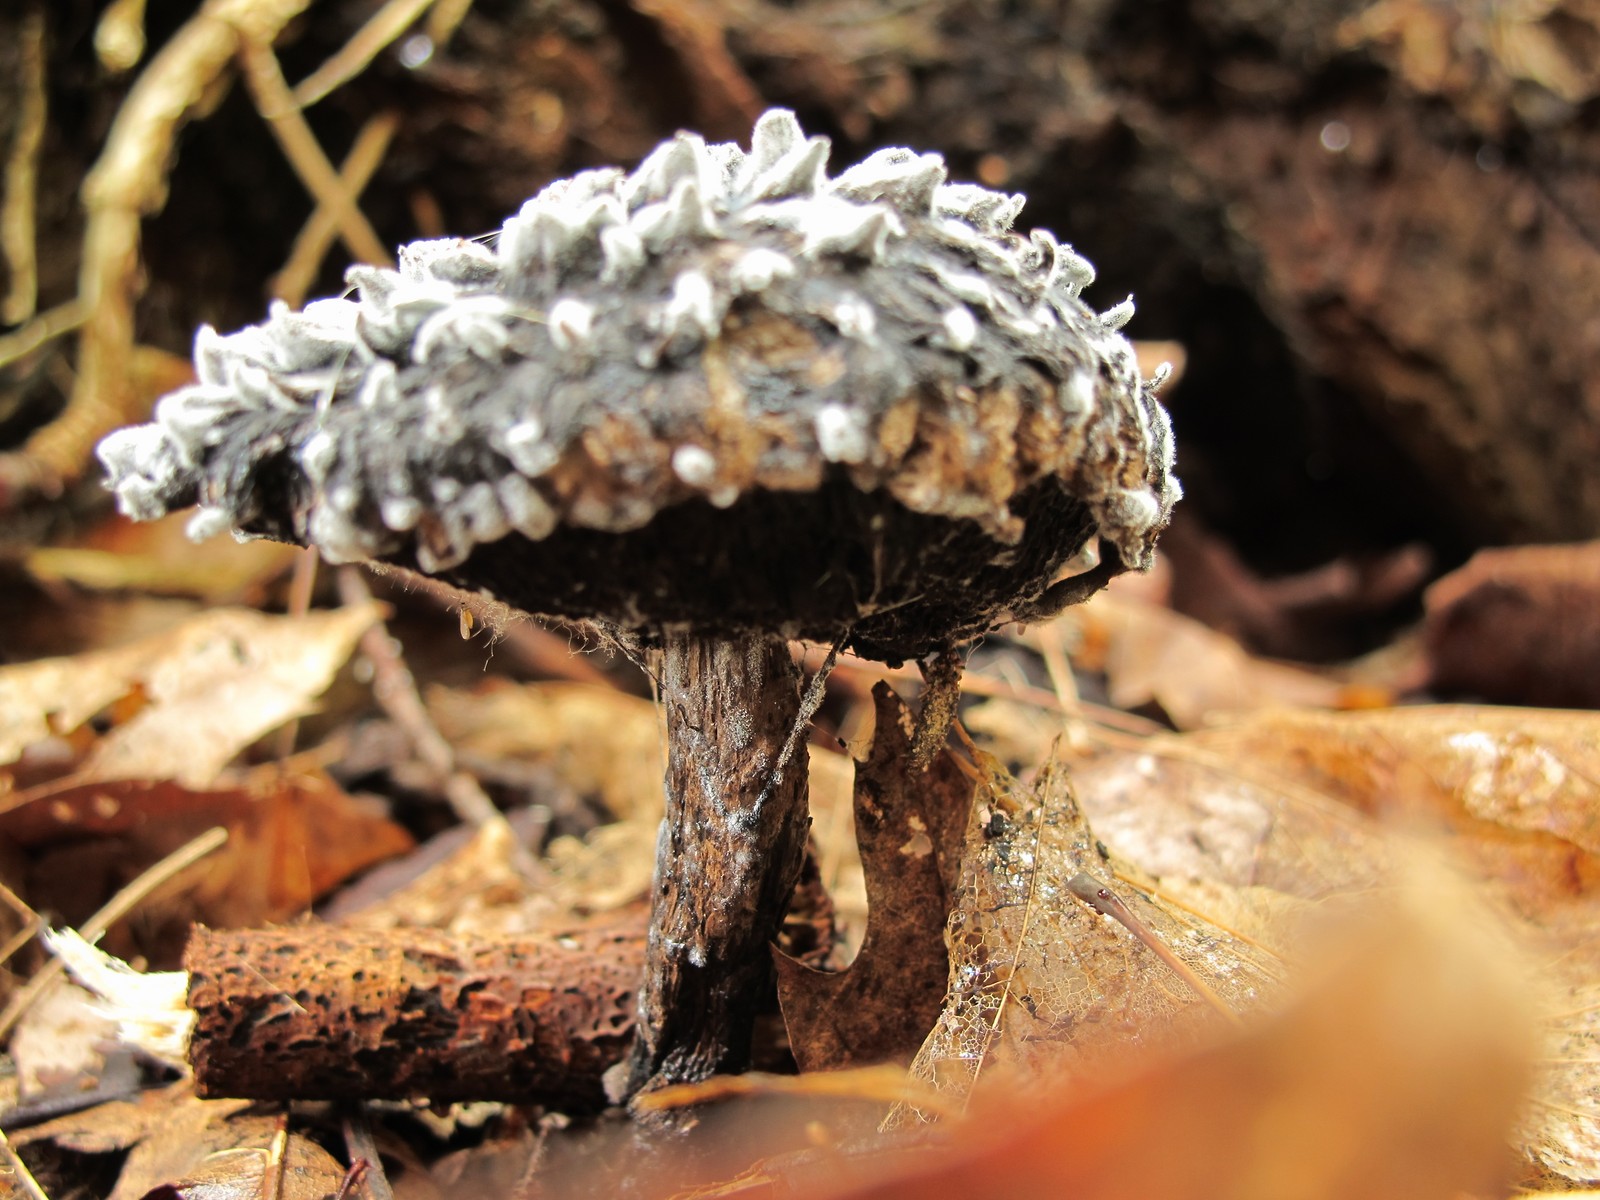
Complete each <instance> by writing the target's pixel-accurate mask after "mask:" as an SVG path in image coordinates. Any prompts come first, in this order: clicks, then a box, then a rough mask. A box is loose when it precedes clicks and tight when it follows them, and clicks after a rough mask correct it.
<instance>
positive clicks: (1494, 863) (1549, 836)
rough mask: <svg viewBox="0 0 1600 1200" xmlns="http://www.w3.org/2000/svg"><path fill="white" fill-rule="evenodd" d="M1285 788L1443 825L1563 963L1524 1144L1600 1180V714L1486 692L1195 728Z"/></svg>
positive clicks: (1201, 743) (1546, 974)
mask: <svg viewBox="0 0 1600 1200" xmlns="http://www.w3.org/2000/svg"><path fill="white" fill-rule="evenodd" d="M1187 741H1188V743H1189V744H1190V746H1192V747H1194V748H1196V749H1199V750H1201V751H1202V752H1204V753H1206V754H1208V755H1214V756H1216V757H1219V758H1223V759H1231V760H1233V761H1237V762H1242V763H1248V764H1250V767H1249V769H1250V770H1251V771H1252V772H1258V773H1262V775H1263V776H1270V777H1272V778H1276V779H1277V780H1279V781H1280V786H1282V787H1284V788H1287V789H1299V790H1302V791H1303V790H1305V789H1314V790H1316V791H1318V792H1321V793H1322V794H1324V795H1327V796H1331V797H1334V798H1336V799H1338V800H1340V801H1343V802H1344V803H1347V804H1350V805H1352V806H1354V807H1356V808H1358V809H1362V810H1364V811H1367V812H1371V813H1374V814H1376V815H1378V816H1380V817H1383V818H1385V819H1386V820H1387V821H1388V822H1389V823H1391V824H1397V825H1402V826H1409V827H1412V828H1421V829H1424V830H1428V831H1431V832H1433V833H1435V834H1439V835H1443V836H1444V837H1445V838H1446V839H1447V840H1448V843H1449V845H1450V847H1451V849H1452V850H1454V851H1455V852H1456V857H1458V858H1459V859H1461V860H1462V861H1464V862H1465V863H1467V864H1469V865H1470V867H1471V869H1472V870H1473V871H1474V873H1475V874H1476V875H1477V876H1478V878H1479V879H1480V880H1481V882H1482V883H1483V884H1485V885H1487V888H1488V890H1489V891H1490V893H1491V894H1495V895H1498V896H1500V897H1503V898H1504V899H1505V900H1506V901H1507V902H1508V903H1509V905H1510V906H1511V908H1512V909H1513V910H1514V911H1515V912H1516V913H1517V915H1518V916H1519V917H1520V918H1521V919H1522V922H1523V924H1522V926H1521V935H1522V937H1523V938H1524V940H1525V943H1526V944H1527V945H1528V946H1529V947H1531V948H1534V949H1536V950H1538V951H1540V952H1542V953H1543V954H1545V955H1546V956H1547V958H1548V959H1549V961H1550V966H1549V967H1548V968H1547V969H1546V970H1543V971H1540V972H1538V973H1536V974H1535V975H1533V976H1530V978H1529V979H1528V981H1527V986H1529V987H1530V989H1534V990H1536V991H1538V992H1539V993H1540V994H1544V993H1545V992H1552V993H1554V995H1553V996H1552V998H1551V1000H1550V1002H1549V1010H1550V1015H1549V1018H1548V1021H1547V1031H1548V1039H1549V1044H1548V1046H1547V1047H1546V1058H1547V1062H1546V1063H1545V1064H1544V1069H1543V1071H1542V1074H1541V1077H1540V1080H1539V1083H1538V1086H1537V1088H1536V1090H1535V1093H1534V1101H1533V1105H1534V1107H1533V1110H1532V1111H1531V1112H1530V1115H1529V1118H1528V1121H1527V1124H1526V1126H1525V1128H1524V1129H1523V1130H1522V1133H1521V1143H1522V1144H1523V1145H1524V1146H1525V1147H1526V1148H1527V1149H1528V1150H1529V1152H1530V1153H1532V1154H1533V1155H1534V1156H1535V1158H1536V1159H1537V1160H1538V1161H1539V1162H1540V1163H1542V1164H1543V1165H1544V1166H1545V1167H1547V1168H1549V1169H1550V1170H1553V1171H1555V1172H1557V1173H1559V1174H1561V1175H1563V1176H1565V1177H1567V1178H1569V1179H1574V1180H1582V1181H1589V1180H1594V1179H1597V1178H1600V986H1597V985H1595V983H1594V979H1595V978H1596V972H1597V971H1600V944H1597V943H1596V942H1595V939H1594V929H1595V927H1596V923H1597V921H1600V714H1595V713H1588V712H1562V711H1553V710H1530V709H1497V708H1487V707H1473V706H1446V707H1436V708H1411V709H1396V710H1393V711H1388V712H1374V713H1348V714H1329V713H1275V714H1263V715H1260V716H1258V717H1256V718H1254V719H1251V720H1248V721H1245V722H1242V723H1241V724H1239V725H1237V726H1233V727H1229V728H1224V729H1215V730H1208V731H1206V732H1204V733H1199V734H1192V735H1189V737H1188V738H1187Z"/></svg>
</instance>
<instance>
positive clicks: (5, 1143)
mask: <svg viewBox="0 0 1600 1200" xmlns="http://www.w3.org/2000/svg"><path fill="white" fill-rule="evenodd" d="M0 1158H3V1159H5V1160H6V1162H7V1163H9V1164H10V1166H11V1173H12V1174H13V1175H15V1176H16V1177H17V1183H18V1184H20V1185H21V1191H22V1193H23V1194H24V1195H25V1196H27V1197H28V1198H29V1200H50V1197H49V1196H48V1195H47V1194H46V1193H45V1190H44V1188H42V1187H40V1186H39V1181H38V1180H37V1179H35V1178H34V1177H33V1172H32V1171H30V1170H28V1164H27V1163H25V1162H23V1161H22V1156H21V1155H20V1154H18V1153H17V1152H16V1150H14V1149H13V1148H12V1146H11V1141H10V1139H9V1138H7V1137H6V1131H5V1130H4V1129H0Z"/></svg>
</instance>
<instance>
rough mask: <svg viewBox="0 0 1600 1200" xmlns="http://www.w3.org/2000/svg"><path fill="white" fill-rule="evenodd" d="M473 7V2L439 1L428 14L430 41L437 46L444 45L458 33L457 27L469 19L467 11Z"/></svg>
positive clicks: (470, 0) (468, 0)
mask: <svg viewBox="0 0 1600 1200" xmlns="http://www.w3.org/2000/svg"><path fill="white" fill-rule="evenodd" d="M471 7H472V0H437V3H435V4H434V6H433V11H432V12H430V13H429V14H428V24H427V29H426V32H427V34H428V39H429V40H430V41H431V42H432V43H433V44H434V45H435V46H442V45H444V44H445V43H446V42H448V41H449V40H450V35H451V34H453V33H454V32H455V31H456V26H458V25H460V24H461V22H462V21H464V20H466V19H467V10H468V9H470V8H471Z"/></svg>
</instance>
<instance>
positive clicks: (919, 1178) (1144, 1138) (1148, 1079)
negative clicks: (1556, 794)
mask: <svg viewBox="0 0 1600 1200" xmlns="http://www.w3.org/2000/svg"><path fill="white" fill-rule="evenodd" d="M1368 917H1369V919H1368V920H1366V921H1365V922H1364V923H1362V925H1361V927H1360V930H1359V932H1358V933H1357V934H1355V935H1353V937H1352V941H1351V943H1350V944H1346V945H1344V946H1342V947H1340V948H1338V949H1336V950H1331V951H1328V952H1327V954H1326V956H1325V957H1320V958H1319V960H1318V961H1319V962H1320V963H1321V969H1320V970H1319V971H1318V972H1317V979H1318V982H1317V983H1316V985H1315V986H1313V987H1311V988H1309V989H1307V991H1306V993H1305V994H1304V995H1303V996H1302V997H1301V998H1300V999H1299V1000H1298V1001H1296V1002H1295V1003H1294V1004H1293V1005H1291V1006H1290V1007H1288V1008H1287V1009H1286V1010H1285V1011H1284V1013H1283V1014H1282V1015H1281V1016H1277V1017H1274V1018H1272V1019H1270V1020H1267V1021H1263V1022H1261V1023H1259V1024H1255V1025H1252V1026H1251V1027H1250V1029H1249V1030H1248V1032H1246V1033H1245V1034H1244V1035H1243V1036H1241V1037H1240V1038H1238V1039H1236V1040H1233V1041H1230V1042H1227V1043H1224V1044H1221V1045H1218V1046H1215V1047H1212V1048H1210V1049H1207V1050H1204V1051H1202V1052H1200V1053H1199V1054H1197V1055H1194V1056H1188V1057H1181V1058H1168V1059H1165V1060H1158V1061H1156V1062H1155V1063H1153V1064H1152V1063H1151V1062H1150V1060H1149V1059H1148V1058H1143V1059H1137V1056H1136V1060H1137V1064H1138V1065H1137V1067H1135V1068H1133V1069H1130V1067H1129V1064H1128V1063H1127V1062H1123V1063H1121V1064H1117V1065H1115V1066H1112V1067H1109V1068H1108V1069H1107V1070H1106V1071H1105V1072H1103V1073H1101V1074H1100V1075H1099V1076H1098V1077H1095V1078H1085V1077H1083V1076H1081V1075H1075V1076H1073V1077H1072V1078H1070V1079H1063V1078H1060V1077H1056V1078H1053V1079H1048V1080H1035V1081H1034V1082H1033V1083H1031V1084H1028V1085H1024V1086H1022V1087H1021V1088H1020V1089H1018V1088H1017V1087H1016V1086H1015V1084H1014V1081H1012V1080H1006V1081H1005V1082H1006V1083H1007V1084H1008V1085H1011V1086H1009V1087H1006V1088H1002V1087H999V1086H994V1087H989V1088H987V1089H982V1088H981V1089H980V1090H979V1093H978V1095H977V1097H976V1098H975V1100H974V1103H973V1106H972V1109H971V1111H970V1114H969V1116H968V1118H967V1119H966V1120H965V1121H964V1122H963V1123H962V1124H960V1125H959V1126H957V1127H956V1129H955V1130H954V1131H953V1132H952V1136H950V1137H949V1138H948V1139H946V1140H945V1141H944V1142H943V1143H942V1144H934V1145H928V1144H913V1145H911V1146H910V1147H908V1148H906V1149H904V1150H901V1151H899V1152H895V1151H890V1152H889V1153H887V1154H880V1155H877V1156H875V1157H873V1158H871V1159H868V1160H867V1161H865V1162H860V1163H850V1162H848V1160H844V1159H842V1158H841V1157H839V1156H826V1157H823V1158H822V1159H821V1160H820V1161H814V1162H813V1163H812V1164H811V1166H810V1167H809V1168H807V1169H794V1168H792V1167H791V1168H790V1169H788V1170H777V1169H769V1170H767V1171H764V1172H758V1173H755V1174H754V1175H753V1177H751V1178H750V1179H749V1181H748V1182H747V1183H746V1184H745V1185H743V1186H730V1187H727V1188H724V1189H721V1190H719V1191H717V1192H716V1194H718V1195H723V1196H747V1197H755V1196H762V1195H767V1196H773V1195H804V1196H808V1197H819V1198H825V1200H846V1198H848V1200H912V1198H913V1197H915V1198H918V1200H920V1198H921V1197H926V1196H1071V1197H1073V1200H1149V1198H1150V1197H1161V1198H1162V1200H1213V1198H1215V1197H1219V1196H1226V1197H1230V1198H1231V1200H1286V1198H1293V1200H1351V1198H1352V1197H1361V1198H1362V1200H1456V1198H1458V1197H1461V1196H1463V1195H1474V1196H1479V1195H1484V1196H1486V1195H1501V1194H1504V1185H1505V1183H1506V1179H1505V1173H1506V1169H1507V1166H1508V1163H1507V1159H1506V1155H1505V1152H1504V1149H1503V1146H1504V1143H1503V1138H1504V1136H1505V1133H1506V1131H1507V1129H1508V1128H1509V1126H1510V1124H1511V1122H1512V1120H1513V1118H1514V1116H1515V1113H1516V1108H1517V1097H1518V1095H1519V1094H1520V1092H1521V1089H1522V1087H1523V1085H1524V1083H1525V1081H1526V1079H1527V1068H1528V1056H1529V1054H1530V1053H1531V1047H1532V1023H1533V1022H1532V1013H1531V1011H1530V1006H1529V1004H1528V997H1527V995H1526V991H1525V989H1524V988H1523V987H1522V985H1521V979H1520V975H1519V971H1518V969H1517V967H1518V964H1519V963H1520V959H1519V958H1518V956H1517V954H1516V953H1515V950H1514V948H1511V947H1508V946H1507V944H1506V943H1505V940H1504V938H1503V936H1502V932H1503V931H1501V930H1500V929H1498V928H1497V926H1496V922H1495V921H1494V919H1493V918H1492V916H1489V915H1487V914H1485V913H1483V912H1482V911H1481V910H1479V909H1478V908H1477V907H1476V906H1475V905H1474V904H1473V900H1472V896H1471V895H1470V893H1469V892H1468V891H1467V890H1466V889H1465V888H1463V887H1461V886H1460V885H1459V884H1457V885H1455V886H1452V885H1451V884H1450V883H1449V881H1448V880H1443V879H1440V878H1437V877H1433V876H1431V875H1430V876H1428V877H1425V878H1423V879H1422V880H1419V881H1418V882H1417V884H1416V886H1412V887H1408V888H1401V889H1397V890H1396V891H1394V892H1392V893H1390V894H1389V895H1388V896H1386V898H1385V899H1384V900H1383V902H1382V904H1381V906H1374V908H1373V909H1371V910H1370V911H1369V913H1368ZM997 1082H998V1081H997Z"/></svg>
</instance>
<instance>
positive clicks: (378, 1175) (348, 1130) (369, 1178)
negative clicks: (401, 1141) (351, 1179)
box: [340, 1107, 394, 1200]
mask: <svg viewBox="0 0 1600 1200" xmlns="http://www.w3.org/2000/svg"><path fill="white" fill-rule="evenodd" d="M340 1127H341V1129H342V1130H343V1132H344V1146H345V1151H346V1153H348V1154H349V1156H350V1162H351V1164H352V1165H353V1164H355V1163H358V1162H364V1163H366V1164H367V1169H366V1173H365V1174H364V1175H363V1176H362V1178H361V1190H362V1191H364V1192H366V1194H367V1196H368V1200H394V1189H393V1188H391V1187H390V1186H389V1177H388V1176H387V1175H385V1174H384V1173H383V1159H382V1158H381V1157H380V1156H379V1154H378V1143H377V1142H376V1141H374V1140H373V1137H372V1125H371V1124H370V1123H369V1122H368V1121H367V1112H366V1109H365V1108H360V1107H358V1108H356V1109H355V1111H353V1112H351V1113H349V1114H347V1115H346V1116H345V1118H344V1120H343V1121H341V1122H340Z"/></svg>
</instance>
